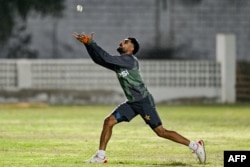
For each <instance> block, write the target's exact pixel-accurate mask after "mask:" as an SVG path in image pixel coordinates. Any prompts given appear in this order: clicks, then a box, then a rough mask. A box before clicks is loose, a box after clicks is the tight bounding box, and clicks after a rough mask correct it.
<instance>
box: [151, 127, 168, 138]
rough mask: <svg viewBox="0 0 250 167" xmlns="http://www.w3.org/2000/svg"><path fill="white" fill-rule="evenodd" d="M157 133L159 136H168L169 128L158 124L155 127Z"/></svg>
mask: <svg viewBox="0 0 250 167" xmlns="http://www.w3.org/2000/svg"><path fill="white" fill-rule="evenodd" d="M154 131H155V133H156V134H157V136H159V137H165V136H166V132H167V130H166V129H165V128H163V126H158V127H156V128H155V129H154Z"/></svg>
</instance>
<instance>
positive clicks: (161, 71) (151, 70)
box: [0, 59, 221, 102]
mask: <svg viewBox="0 0 250 167" xmlns="http://www.w3.org/2000/svg"><path fill="white" fill-rule="evenodd" d="M140 69H141V73H142V75H143V78H144V80H145V83H146V84H147V86H148V89H149V90H150V91H151V93H152V94H153V95H154V97H155V101H156V102H162V101H168V100H173V99H179V98H197V97H198V98H200V97H202V98H216V99H219V100H220V99H221V66H220V63H216V62H211V61H163V60H154V61H152V60H150V61H149V60H141V61H140ZM0 89H2V90H11V89H15V90H21V89H33V90H51V89H58V90H62V89H63V90H115V91H117V92H119V93H122V90H121V88H120V85H119V83H118V80H117V79H116V76H115V73H114V72H112V71H109V70H107V69H105V68H102V67H100V66H98V65H96V64H94V63H93V62H92V61H91V60H87V59H80V60H75V59H74V60H62V59H60V60H55V59H52V60H25V59H23V60H1V61H0Z"/></svg>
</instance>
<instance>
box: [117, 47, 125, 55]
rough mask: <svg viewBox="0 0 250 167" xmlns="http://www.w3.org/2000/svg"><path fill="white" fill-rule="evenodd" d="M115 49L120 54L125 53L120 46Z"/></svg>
mask: <svg viewBox="0 0 250 167" xmlns="http://www.w3.org/2000/svg"><path fill="white" fill-rule="evenodd" d="M116 50H117V52H119V53H120V54H123V53H125V52H124V50H123V49H122V47H118V48H117V49H116Z"/></svg>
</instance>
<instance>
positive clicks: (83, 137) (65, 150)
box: [0, 105, 250, 167]
mask: <svg viewBox="0 0 250 167" xmlns="http://www.w3.org/2000/svg"><path fill="white" fill-rule="evenodd" d="M114 107H115V106H44V105H35V106H32V105H0V166H11V167H13V166H18V167H19V166H25V167H29V166H30V167H34V166H43V167H44V166H49V167H53V166H55V167H58V166H60V167H61V166H65V167H77V166H81V167H82V166H89V167H93V166H102V165H103V164H84V163H82V161H83V160H84V159H88V158H90V157H91V156H92V155H93V154H94V153H95V152H96V150H97V149H98V144H99V135H100V131H101V128H102V123H103V118H104V117H105V116H106V115H108V114H109V113H110V112H111V111H112V110H113V108H114ZM157 109H158V112H159V115H160V116H161V119H162V122H163V125H164V126H165V127H166V128H167V129H170V130H175V131H177V132H179V133H180V134H182V135H184V136H185V137H187V138H189V139H191V140H198V139H203V140H204V142H205V145H206V151H207V164H206V165H200V164H199V163H198V160H197V159H196V158H195V157H194V156H193V155H192V154H191V151H190V150H189V149H188V148H187V147H185V146H183V145H179V144H176V143H173V142H171V141H168V140H165V139H162V138H159V137H157V136H156V135H155V134H154V133H153V131H152V130H151V129H150V128H149V127H148V126H147V125H146V124H145V123H144V121H143V120H142V119H141V118H140V117H139V116H138V117H136V118H135V119H134V120H132V121H131V122H130V123H121V124H118V125H116V126H115V127H114V129H113V136H112V138H111V140H110V143H109V145H108V149H107V158H108V164H105V166H108V167H120V166H133V167H145V166H146V167H157V166H158V167H162V166H168V167H171V166H173V167H177V166H191V167H198V166H199V167H200V166H206V167H222V166H223V151H224V150H250V142H249V140H250V133H249V132H250V106H249V105H235V106H164V105H159V106H158V107H157Z"/></svg>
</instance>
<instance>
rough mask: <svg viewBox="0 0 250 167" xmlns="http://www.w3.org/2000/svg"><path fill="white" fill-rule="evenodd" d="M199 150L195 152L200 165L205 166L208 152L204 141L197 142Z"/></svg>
mask: <svg viewBox="0 0 250 167" xmlns="http://www.w3.org/2000/svg"><path fill="white" fill-rule="evenodd" d="M197 146H198V147H197V149H196V150H195V151H194V153H195V154H196V156H197V158H198V159H199V161H200V163H202V164H205V162H206V151H205V145H204V142H203V140H200V141H198V142H197Z"/></svg>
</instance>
